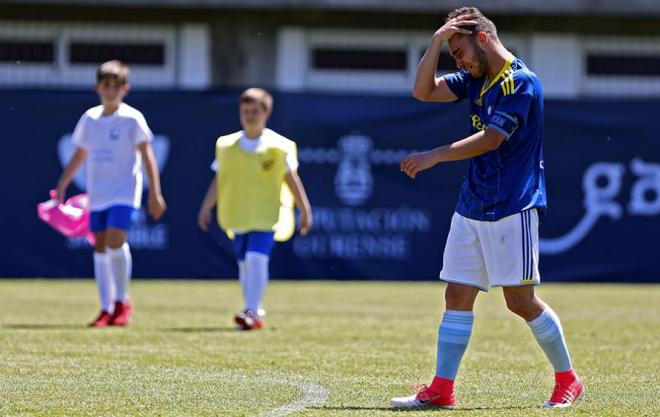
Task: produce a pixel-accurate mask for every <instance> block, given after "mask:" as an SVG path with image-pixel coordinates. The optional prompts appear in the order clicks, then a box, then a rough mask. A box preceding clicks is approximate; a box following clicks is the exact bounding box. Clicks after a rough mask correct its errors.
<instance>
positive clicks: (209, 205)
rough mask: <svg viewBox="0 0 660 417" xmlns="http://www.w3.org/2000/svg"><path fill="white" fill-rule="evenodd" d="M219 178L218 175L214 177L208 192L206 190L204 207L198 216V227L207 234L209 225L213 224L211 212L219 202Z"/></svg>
mask: <svg viewBox="0 0 660 417" xmlns="http://www.w3.org/2000/svg"><path fill="white" fill-rule="evenodd" d="M217 177H218V175H217V174H216V175H215V176H214V177H213V180H212V181H211V184H210V185H209V188H208V190H206V195H205V196H204V200H203V201H202V205H201V207H200V208H199V214H197V225H198V226H199V228H200V229H202V230H203V231H205V232H206V231H207V230H209V224H210V223H211V210H212V209H213V207H215V204H216V201H217V195H218V188H217V185H216V184H217Z"/></svg>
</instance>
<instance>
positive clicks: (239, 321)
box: [234, 310, 264, 330]
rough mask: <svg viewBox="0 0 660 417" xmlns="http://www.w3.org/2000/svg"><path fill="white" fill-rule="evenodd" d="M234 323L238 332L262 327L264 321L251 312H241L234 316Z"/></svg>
mask: <svg viewBox="0 0 660 417" xmlns="http://www.w3.org/2000/svg"><path fill="white" fill-rule="evenodd" d="M234 322H235V323H236V328H237V329H238V330H254V329H262V328H263V327H264V319H262V318H261V317H259V316H258V315H257V314H254V312H253V311H252V310H243V311H241V312H240V313H238V314H237V315H235V316H234Z"/></svg>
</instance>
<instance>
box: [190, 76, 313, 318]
mask: <svg viewBox="0 0 660 417" xmlns="http://www.w3.org/2000/svg"><path fill="white" fill-rule="evenodd" d="M272 108H273V97H272V96H271V95H270V94H269V93H268V92H267V91H266V90H263V89H261V88H249V89H247V90H245V91H244V92H243V94H241V96H240V99H239V113H240V119H241V126H242V127H243V130H241V131H239V132H235V133H233V134H230V135H226V136H221V137H220V138H219V139H218V140H217V142H216V154H215V161H214V162H213V165H212V167H211V168H212V169H213V170H214V171H216V175H215V177H214V178H213V181H211V184H210V185H209V188H208V191H207V192H206V196H205V197H204V201H203V202H202V206H201V207H200V209H199V215H198V218H197V223H198V224H199V227H200V228H201V229H202V230H208V226H209V224H210V222H211V210H212V209H213V207H214V206H216V205H217V206H218V224H219V225H220V227H221V228H222V229H223V230H224V231H225V232H227V234H228V235H229V236H230V237H231V238H232V240H233V246H234V252H235V254H236V259H237V261H238V275H239V280H240V282H241V287H242V289H243V297H244V301H245V307H244V310H243V311H242V312H240V313H239V314H237V315H236V316H235V317H234V321H235V322H236V325H237V327H238V329H239V330H252V329H261V328H263V326H264V321H263V310H262V309H261V302H262V300H263V296H264V293H265V291H266V286H267V285H268V262H269V260H270V252H271V249H272V248H273V245H274V243H275V241H283V240H288V239H289V238H290V237H291V235H292V234H293V231H294V230H293V229H294V216H293V203H294V202H295V204H296V206H298V208H299V209H300V233H301V234H302V235H306V234H307V233H308V231H309V230H310V228H311V227H312V208H311V206H310V204H309V201H308V199H307V195H306V193H305V188H304V187H303V184H302V181H301V180H300V177H298V173H297V171H298V159H297V156H296V144H295V142H293V141H292V140H289V139H287V138H285V137H284V136H282V135H280V134H278V133H276V132H274V131H272V130H270V129H268V128H266V122H267V121H268V118H269V117H270V114H271V112H272ZM260 312H261V313H260Z"/></svg>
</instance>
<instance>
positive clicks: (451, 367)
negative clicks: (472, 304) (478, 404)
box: [435, 310, 474, 381]
mask: <svg viewBox="0 0 660 417" xmlns="http://www.w3.org/2000/svg"><path fill="white" fill-rule="evenodd" d="M473 321H474V313H472V312H471V311H457V310H447V311H445V315H444V316H443V318H442V323H441V324H440V329H438V359H437V364H436V366H435V376H439V377H441V378H446V379H450V380H452V381H453V380H455V379H456V373H457V372H458V367H459V365H460V364H461V359H462V358H463V354H464V353H465V349H467V345H468V342H469V341H470V335H471V334H472V322H473Z"/></svg>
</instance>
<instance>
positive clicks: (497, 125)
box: [488, 112, 518, 138]
mask: <svg viewBox="0 0 660 417" xmlns="http://www.w3.org/2000/svg"><path fill="white" fill-rule="evenodd" d="M488 127H489V128H493V129H495V130H497V131H498V132H501V133H502V134H503V135H504V136H506V137H507V138H508V137H509V136H511V135H512V134H513V132H515V130H516V129H517V128H518V119H517V118H515V117H514V116H511V115H509V114H507V113H503V112H495V114H493V116H492V117H491V118H490V121H489V122H488Z"/></svg>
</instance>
